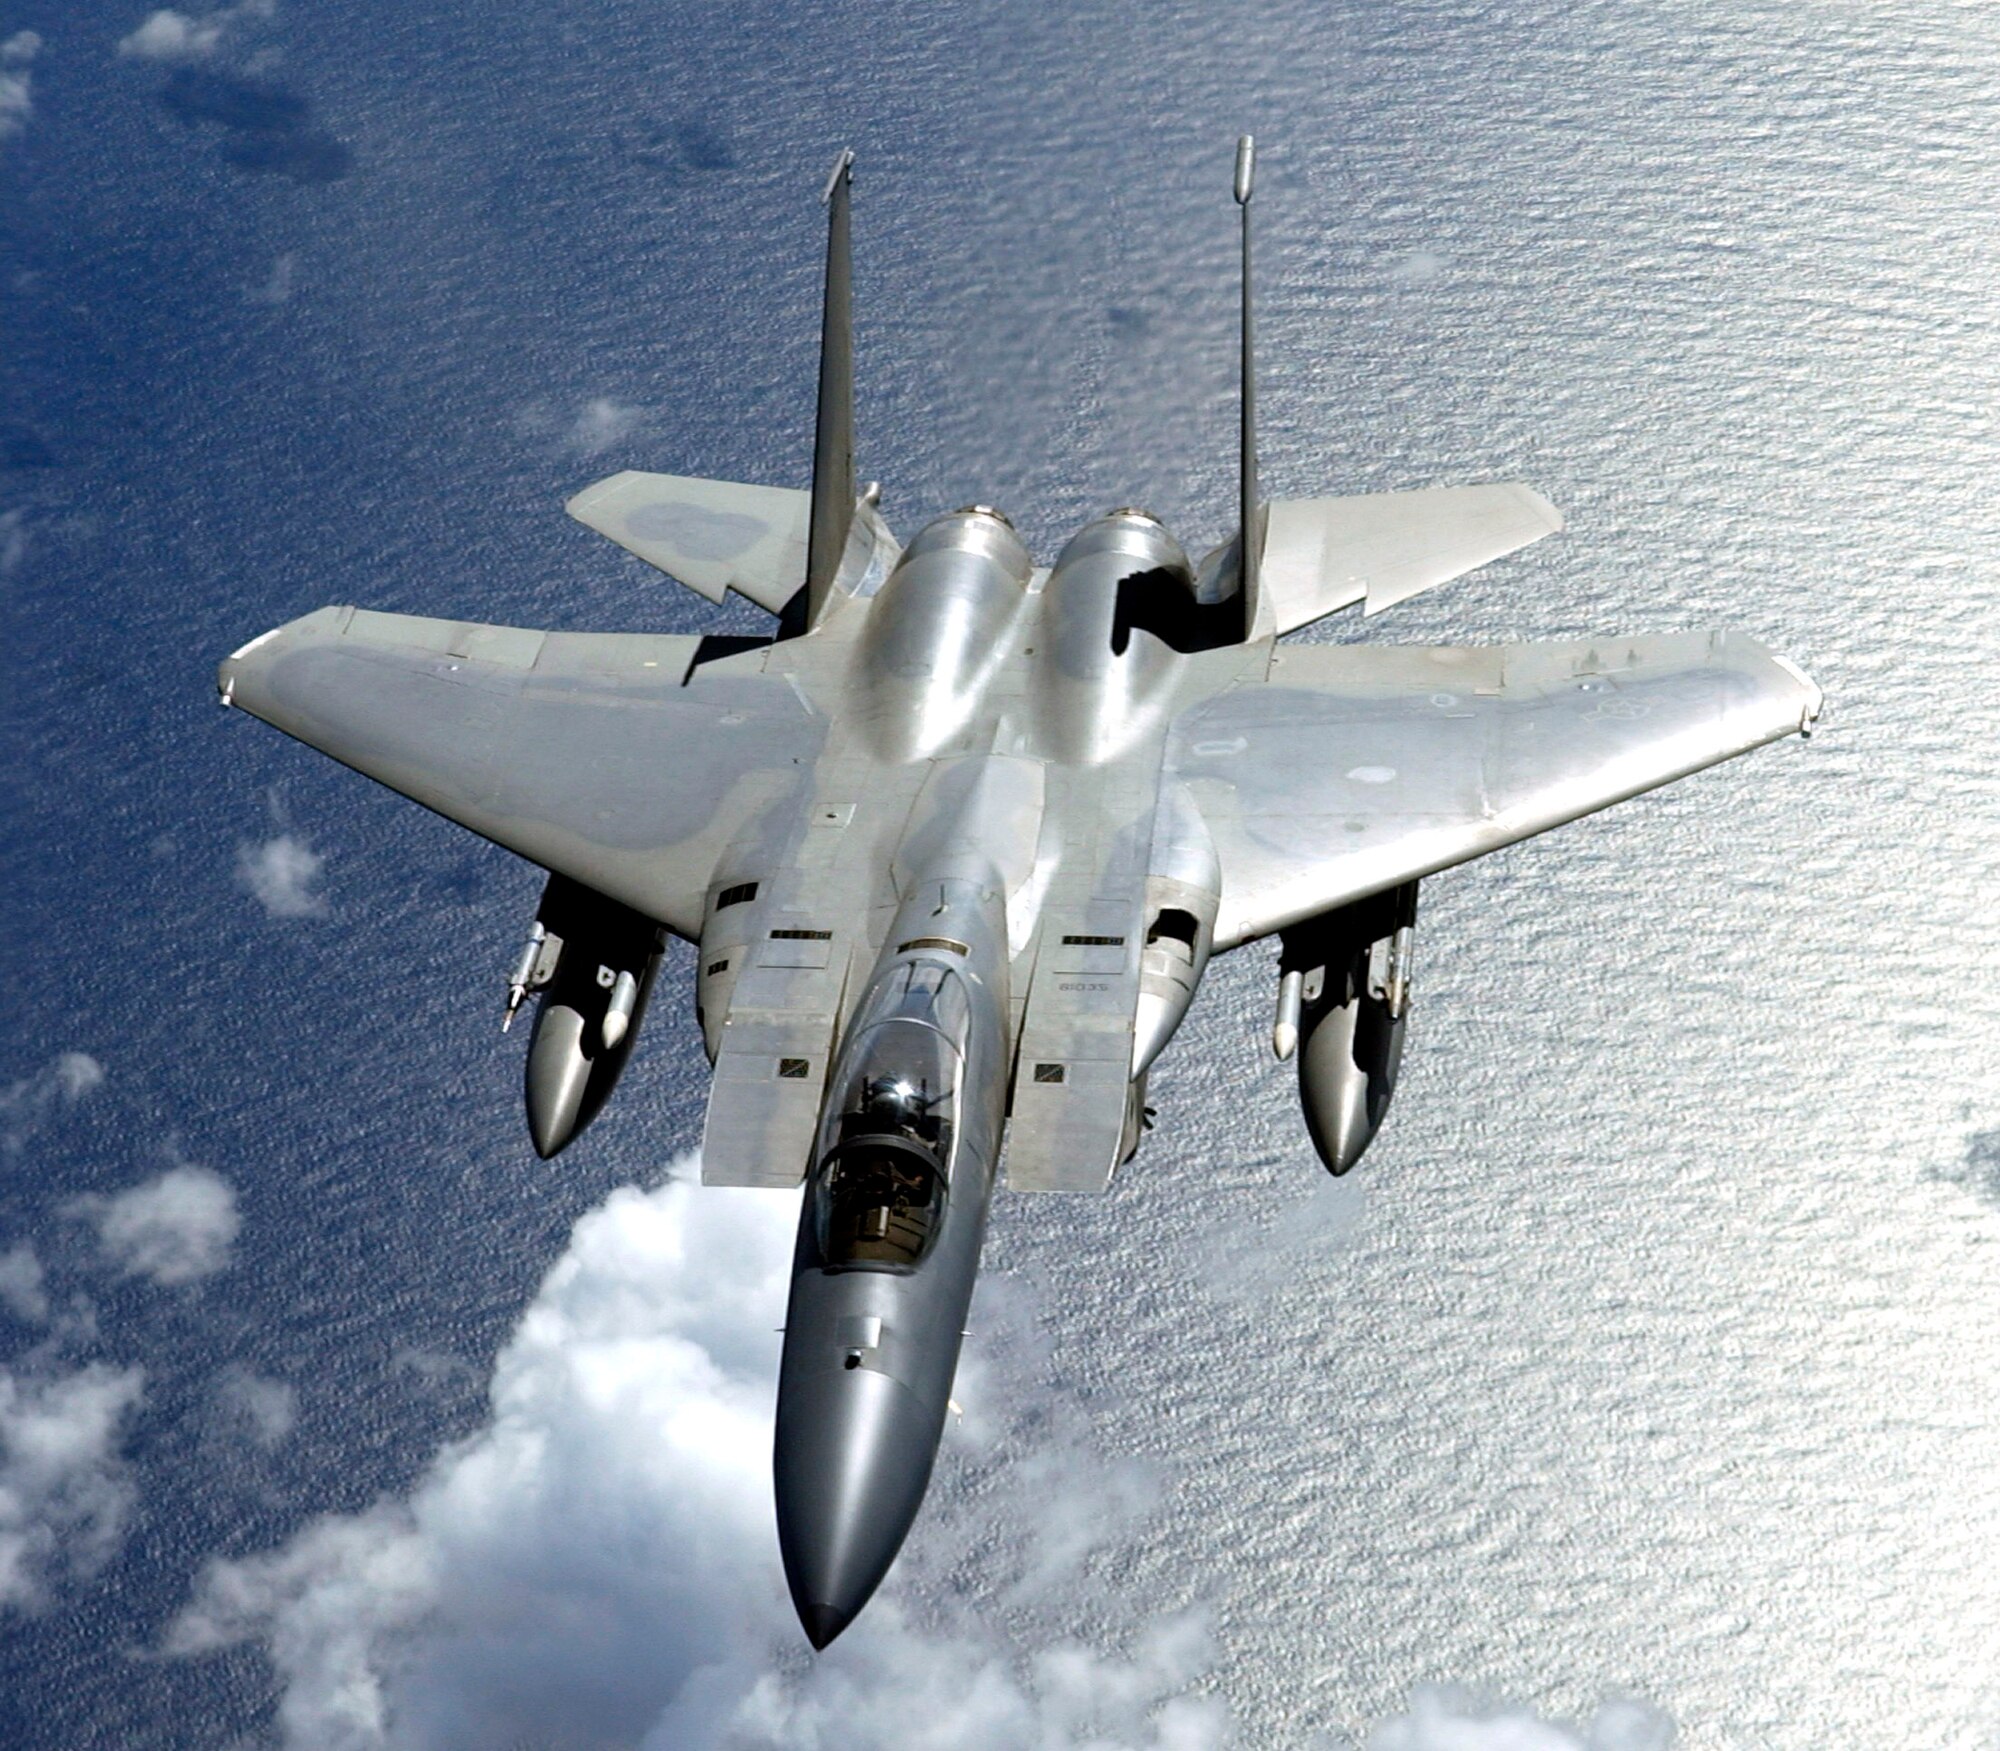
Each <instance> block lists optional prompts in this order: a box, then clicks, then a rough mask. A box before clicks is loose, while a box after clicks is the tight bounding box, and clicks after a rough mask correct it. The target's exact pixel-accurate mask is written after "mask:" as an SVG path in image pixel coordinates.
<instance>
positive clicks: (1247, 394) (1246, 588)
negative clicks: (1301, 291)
mask: <svg viewBox="0 0 2000 1751" xmlns="http://www.w3.org/2000/svg"><path fill="white" fill-rule="evenodd" d="M1256 175H1257V145H1256V142H1255V141H1254V140H1253V139H1252V138H1251V136H1250V135H1248V134H1245V135H1244V136H1243V137H1242V138H1241V139H1239V140H1238V141H1237V142H1236V204H1237V206H1238V207H1240V208H1241V209H1242V211H1243V407H1242V417H1243V428H1242V434H1241V440H1240V445H1241V448H1240V459H1239V467H1240V469H1241V479H1240V482H1239V489H1238V498H1239V500H1240V509H1241V513H1242V516H1241V521H1240V522H1239V523H1238V525H1237V527H1238V528H1239V529H1240V530H1241V531H1242V544H1243V545H1242V553H1241V558H1240V562H1239V563H1240V565H1241V576H1242V580H1243V605H1244V609H1245V611H1246V614H1248V615H1254V614H1255V612H1256V603H1257V562H1258V559H1259V558H1260V553H1259V550H1260V549H1261V548H1262V546H1263V544H1264V542H1263V530H1262V529H1261V528H1260V527H1259V526H1258V525H1257V521H1256V517H1257V362H1256V357H1255V348H1254V345H1253V330H1252V326H1251V315H1250V195H1251V190H1252V185H1253V184H1254V182H1255V181H1256ZM1246 630H1247V628H1246Z"/></svg>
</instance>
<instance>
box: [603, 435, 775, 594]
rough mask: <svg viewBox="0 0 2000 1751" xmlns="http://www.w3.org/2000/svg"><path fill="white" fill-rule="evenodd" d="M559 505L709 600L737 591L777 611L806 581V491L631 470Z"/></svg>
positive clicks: (613, 476) (607, 479)
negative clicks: (725, 592)
mask: <svg viewBox="0 0 2000 1751" xmlns="http://www.w3.org/2000/svg"><path fill="white" fill-rule="evenodd" d="M564 508H565V509H566V510H567V511H568V512H569V514H570V515H571V516H572V517H574V518H575V519H576V520H577V521H578V522H579V523H585V524H588V525H589V526H590V527H591V528H593V529H595V530H596V531H597V532H598V533H599V534H600V535H608V536H610V537H611V539H612V540H613V541H615V542H617V543H618V545H619V546H620V547H622V548H624V549H625V551H626V552H627V553H633V554H637V555H638V557H639V558H641V559H643V560H644V561H645V562H646V563H647V564H648V565H650V566H657V567H658V568H659V569H660V570H661V571H663V572H665V573H666V574H667V576H668V577H670V578H678V579H679V580H680V581H681V582H682V583H684V584H686V585H687V587H688V588H689V589H691V590H698V591H699V592H700V593H701V594H702V595H704V596H706V597H707V598H708V599H709V600H710V601H711V602H720V601H721V600H722V593H723V591H725V590H734V591H735V592H736V593H737V594H738V595H739V596H747V597H748V598H749V599H750V600H751V601H753V602H755V603H756V604H757V605H758V607H760V608H768V609H769V610H770V611H771V612H772V613H773V614H776V613H778V612H780V611H781V610H782V609H783V608H784V606H785V604H786V603H787V602H789V601H790V600H791V599H792V597H793V596H795V595H797V594H798V592H799V588H800V586H801V585H803V584H804V583H805V581H806V539H807V535H808V528H809V524H810V523H811V520H812V495H811V494H810V493H803V492H798V491H795V490H794V489H792V488H790V487H783V486H744V485H741V484H739V483H738V482H736V481H733V480H690V479H686V478H684V477H683V476H681V475H678V474H643V473H640V472H639V471H637V470H636V469H628V470H627V471H626V472H625V473H623V474H614V475H611V476H609V477H608V478H606V479H604V480H600V481H599V482H597V484H596V485H595V486H587V487H585V488H584V489H583V491H582V492H580V493H578V494H577V495H576V497H575V498H573V499H571V500H570V501H569V503H568V505H566V506H565V507H564Z"/></svg>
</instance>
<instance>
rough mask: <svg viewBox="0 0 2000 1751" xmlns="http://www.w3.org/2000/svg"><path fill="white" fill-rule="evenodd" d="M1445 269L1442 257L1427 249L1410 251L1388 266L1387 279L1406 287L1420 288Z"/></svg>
mask: <svg viewBox="0 0 2000 1751" xmlns="http://www.w3.org/2000/svg"><path fill="white" fill-rule="evenodd" d="M1444 269H1445V260H1444V257H1443V256H1441V255H1438V254H1435V253H1434V252H1432V251H1431V250H1428V249H1418V250H1412V251H1411V252H1410V253H1409V254H1408V255H1406V256H1402V257H1400V258H1399V259H1397V260H1396V261H1394V262H1391V263H1390V264H1389V278H1390V279H1392V280H1399V281H1401V282H1402V284H1404V285H1406V286H1420V285H1422V284H1423V283H1424V282H1425V281H1426V280H1434V279H1436V278H1437V277H1438V275H1439V274H1441V273H1443V272H1444Z"/></svg>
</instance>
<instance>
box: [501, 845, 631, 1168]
mask: <svg viewBox="0 0 2000 1751" xmlns="http://www.w3.org/2000/svg"><path fill="white" fill-rule="evenodd" d="M665 941H666V933H665V932H664V931H663V930H662V929H661V928H660V926H659V925H657V924H655V923H654V922H653V921H652V919H650V918H646V917H643V916H642V915H641V914H639V913H637V912H634V911H632V910H631V909H630V908H629V907H626V906H621V905H619V904H618V903H617V902H616V901H614V900H607V899H605V898H604V896H603V895H602V894H597V893H593V892H592V891H591V890H590V889H588V888H586V887H583V886H582V885H581V884H580V883H577V882H572V881H569V880H567V879H566V878H564V877H562V876H552V877H550V878H549V885H548V887H547V888H546V889H544V890H543V893H542V903H541V905H540V906H539V907H538V908H537V909H536V912H535V922H534V923H533V925H532V926H530V927H529V931H528V940H527V941H526V942H525V943H523V944H522V946H521V958H520V960H519V961H518V962H517V963H516V965H515V968H514V974H513V977H512V978H511V979H510V980H509V981H508V986H507V1014H506V1018H505V1020H504V1021H503V1022H502V1024H501V1025H502V1027H503V1028H504V1027H508V1026H511V1025H512V1023H513V1020H514V1016H515V1013H516V1012H517V1011H518V1010H519V1009H520V1007H521V1005H522V1003H523V1002H525V1001H526V1000H527V998H528V997H530V996H537V997H539V998H540V1007H539V1009H538V1011H537V1013H536V1016H535V1035H534V1039H533V1041H532V1043H531V1044H530V1045H529V1048H528V1072H527V1100H528V1134H529V1136H530V1137H532V1138H533V1139H534V1144H535V1151H536V1153H537V1154H538V1155H540V1156H541V1157H542V1158H543V1159H544V1160H547V1159H548V1158H549V1157H550V1156H552V1155H554V1154H555V1153H556V1152H557V1151H558V1150H559V1149H561V1148H563V1147H564V1146H565V1145H566V1144H568V1143H569V1142H570V1141H571V1140H572V1139H573V1138H574V1137H575V1136H576V1135H577V1133H578V1132H580V1131H581V1130H582V1129H583V1128H584V1126H586V1125H588V1124H589V1123H590V1121H591V1120H592V1119H594V1118H595V1117H596V1116H597V1114H598V1112H599V1111H600V1110H601V1109H602V1108H603V1105H604V1103H605V1101H606V1100H608V1099H609V1098H610V1095H611V1090H612V1088H613V1087H614V1086H615V1085H616V1084H617V1081H618V1077H619V1075H620V1073H621V1072H622V1071H623V1070H624V1068H625V1061H626V1059H627V1058H628V1057H630V1055H631V1051H632V1042H633V1040H634V1039H635V1038H636V1037H637V1035H638V1031H639V1023H640V1021H641V1019H642V1018H643V1017H644V1015H645V1011H646V999H647V997H648V996H649V995H650V994H651V992H652V988H653V977H654V974H655V973H656V972H657V971H658V968H659V964H660V953H661V950H662V948H663V947H664V945H665Z"/></svg>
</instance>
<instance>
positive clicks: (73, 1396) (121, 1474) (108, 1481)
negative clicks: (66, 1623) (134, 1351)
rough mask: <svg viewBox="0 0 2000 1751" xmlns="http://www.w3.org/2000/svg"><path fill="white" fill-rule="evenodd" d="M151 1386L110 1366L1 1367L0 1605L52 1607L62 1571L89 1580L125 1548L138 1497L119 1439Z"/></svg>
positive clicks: (28, 1608)
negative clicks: (31, 1371) (33, 1370)
mask: <svg viewBox="0 0 2000 1751" xmlns="http://www.w3.org/2000/svg"><path fill="white" fill-rule="evenodd" d="M144 1385H145V1375H144V1374H143V1373H142V1372H141V1370H139V1369H137V1368H111V1367H107V1366H105V1365H104V1364H102V1363H93V1364H91V1365H90V1366H89V1367H86V1368H81V1369H78V1370H76V1371H75V1372H74V1373H70V1374H61V1375H56V1376H53V1377H48V1378H36V1377H34V1376H33V1375H20V1374H15V1373H11V1372H9V1371H8V1370H6V1369H0V1610H6V1609H13V1610H19V1611H38V1610H41V1609H43V1608H44V1607H46V1606H47V1605H48V1604H49V1603H50V1601H51V1598H52V1596H53V1591H54V1585H55V1582H56V1579H57V1578H58V1576H59V1575H61V1574H67V1575H69V1576H73V1577H77V1578H88V1577H89V1576H90V1575H93V1574H95V1573H96V1572H97V1571H98V1570H99V1569H101V1568H102V1567H103V1566H104V1564H105V1563H106V1562H108V1561H109V1560H110V1558H111V1556H112V1554H113V1553H114V1552H115V1551H116V1550H117V1548H118V1544H119V1541H120V1540H121V1539H122V1538H123V1536H124V1532H125V1525H126V1521H127V1520H128V1519H129V1517H130V1515H131V1511H132V1503H133V1500H134V1491H133V1487H132V1483H131V1479H130V1477H129V1476H128V1474H127V1472H126V1469H125V1465H124V1461H123V1459H122V1457H121V1455H120V1453H119V1440H120V1437H121V1435H122V1433H123V1429H124V1422H125V1419H126V1417H127V1415H128V1414H129V1413H130V1412H131V1411H132V1410H133V1409H134V1407H136V1406H137V1404H138V1403H139V1399H140V1395H141V1392H142V1390H143V1388H144Z"/></svg>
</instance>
